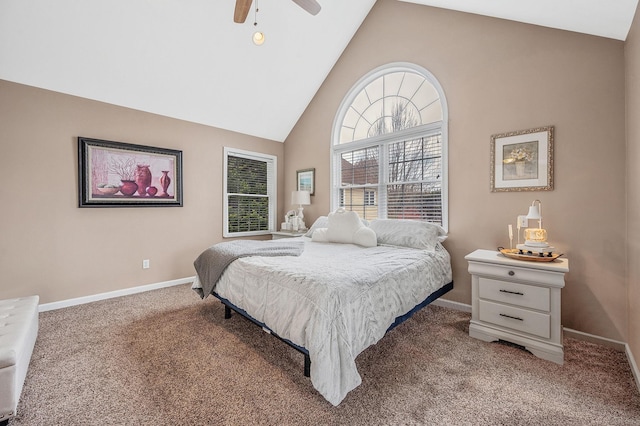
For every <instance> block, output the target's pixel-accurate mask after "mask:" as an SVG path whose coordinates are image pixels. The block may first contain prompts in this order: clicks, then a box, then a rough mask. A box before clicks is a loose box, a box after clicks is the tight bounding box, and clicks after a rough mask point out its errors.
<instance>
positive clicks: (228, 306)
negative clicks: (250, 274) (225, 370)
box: [211, 281, 453, 377]
mask: <svg viewBox="0 0 640 426" xmlns="http://www.w3.org/2000/svg"><path fill="white" fill-rule="evenodd" d="M452 289H453V281H451V282H450V283H449V284H445V285H444V286H442V287H440V288H439V289H438V290H436V291H434V292H433V293H431V294H430V295H429V297H427V298H426V299H425V300H423V301H422V302H420V303H418V304H417V305H416V306H415V307H414V308H413V309H411V310H410V311H409V312H407V313H406V314H404V315H400V316H399V317H396V320H395V321H394V322H393V324H391V326H389V328H388V329H387V331H386V333H388V332H390V331H391V330H393V329H394V328H396V327H397V326H398V325H400V324H402V323H403V322H405V321H406V320H408V319H409V318H411V316H413V314H415V313H416V312H418V311H419V310H420V309H422V308H424V307H425V306H427V305H428V304H430V303H431V302H433V301H434V300H436V299H437V298H439V297H441V296H442V295H444V294H445V293H447V292H449V291H451V290H452ZM211 294H213V295H214V296H215V297H217V298H218V299H220V301H221V302H222V304H223V305H224V319H229V318H231V311H234V312H236V313H238V314H240V315H241V316H243V317H245V318H246V319H248V320H249V321H251V322H252V323H254V324H256V325H257V326H259V327H261V328H262V330H263V331H264V332H265V333H268V334H270V335H272V336H274V337H276V338H277V339H279V340H281V341H283V342H285V343H286V344H287V345H289V346H291V347H292V348H293V349H295V350H297V351H298V352H300V353H301V354H302V355H304V375H305V377H310V376H311V358H310V357H309V351H308V350H307V349H306V348H304V347H302V346H299V345H296V344H295V343H293V342H292V341H291V340H288V339H285V338H283V337H280V336H278V335H277V334H276V333H274V332H273V331H272V330H271V329H270V328H269V327H267V326H266V325H265V324H264V323H262V322H260V321H258V320H256V319H255V318H253V317H252V316H251V315H249V314H248V313H247V312H246V311H245V310H244V309H242V308H239V307H237V306H236V305H234V304H233V303H231V302H230V301H229V300H228V299H225V298H224V297H222V296H220V295H219V294H218V293H216V292H213V293H211Z"/></svg>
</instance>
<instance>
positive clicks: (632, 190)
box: [625, 11, 640, 366]
mask: <svg viewBox="0 0 640 426" xmlns="http://www.w3.org/2000/svg"><path fill="white" fill-rule="evenodd" d="M638 15H639V14H638V12H637V11H636V16H635V20H634V22H633V26H632V27H631V31H630V32H629V36H628V37H627V42H626V43H625V64H626V83H627V182H628V185H627V228H628V234H627V265H628V274H629V281H628V282H629V294H628V299H629V308H628V310H629V338H628V343H629V348H630V349H631V353H632V354H633V355H634V358H635V362H636V365H638V366H640V263H639V262H638V259H640V186H639V185H638V182H640V120H638V117H640V16H638Z"/></svg>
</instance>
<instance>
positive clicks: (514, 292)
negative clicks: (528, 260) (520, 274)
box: [479, 277, 550, 312]
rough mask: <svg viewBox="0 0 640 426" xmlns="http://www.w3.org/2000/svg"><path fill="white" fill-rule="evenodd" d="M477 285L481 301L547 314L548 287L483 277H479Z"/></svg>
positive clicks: (548, 306)
mask: <svg viewBox="0 0 640 426" xmlns="http://www.w3.org/2000/svg"><path fill="white" fill-rule="evenodd" d="M479 283H480V288H479V292H480V294H479V296H480V298H481V299H490V300H495V301H497V302H502V303H509V304H511V305H517V306H523V307H525V308H531V309H538V310H540V311H547V312H548V311H549V309H550V291H549V288H548V287H537V286H534V285H527V284H519V283H513V282H508V281H500V280H493V279H491V278H485V277H479Z"/></svg>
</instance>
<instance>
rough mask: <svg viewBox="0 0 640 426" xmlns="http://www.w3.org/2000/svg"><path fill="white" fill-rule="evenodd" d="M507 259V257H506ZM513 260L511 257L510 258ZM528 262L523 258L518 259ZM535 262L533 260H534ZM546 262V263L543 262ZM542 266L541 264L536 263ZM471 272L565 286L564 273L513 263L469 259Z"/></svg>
mask: <svg viewBox="0 0 640 426" xmlns="http://www.w3.org/2000/svg"><path fill="white" fill-rule="evenodd" d="M505 259H506V258H505ZM509 260H511V259H509ZM516 262H520V263H526V262H524V261H522V260H519V261H516ZM532 263H533V262H532ZM543 264H544V263H543ZM535 266H537V267H540V266H539V265H535ZM469 273H470V274H471V275H477V276H482V277H491V278H496V279H499V280H500V279H501V280H505V281H518V282H525V283H526V282H530V283H536V284H538V285H546V286H553V287H564V274H563V273H557V272H555V271H545V270H541V269H534V268H525V267H521V266H516V265H512V264H507V265H497V264H494V263H481V262H476V261H469Z"/></svg>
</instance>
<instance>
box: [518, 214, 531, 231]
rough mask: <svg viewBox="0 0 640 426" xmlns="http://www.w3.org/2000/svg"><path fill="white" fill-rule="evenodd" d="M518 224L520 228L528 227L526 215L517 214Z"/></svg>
mask: <svg viewBox="0 0 640 426" xmlns="http://www.w3.org/2000/svg"><path fill="white" fill-rule="evenodd" d="M518 224H519V225H520V228H528V227H529V221H528V220H527V216H526V215H520V216H518Z"/></svg>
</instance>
